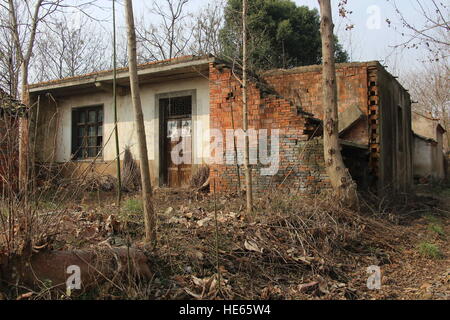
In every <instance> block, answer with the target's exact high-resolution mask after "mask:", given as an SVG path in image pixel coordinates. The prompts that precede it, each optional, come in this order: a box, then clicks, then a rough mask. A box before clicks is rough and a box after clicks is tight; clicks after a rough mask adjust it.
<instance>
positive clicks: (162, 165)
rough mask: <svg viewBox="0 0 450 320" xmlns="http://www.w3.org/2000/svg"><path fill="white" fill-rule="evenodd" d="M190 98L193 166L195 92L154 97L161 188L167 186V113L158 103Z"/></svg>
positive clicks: (172, 93) (195, 114)
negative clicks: (172, 99) (163, 100)
mask: <svg viewBox="0 0 450 320" xmlns="http://www.w3.org/2000/svg"><path fill="white" fill-rule="evenodd" d="M186 96H191V98H192V113H191V121H192V129H191V130H192V142H191V143H192V165H194V159H195V153H194V152H195V148H194V146H195V143H194V133H195V130H196V127H195V121H194V119H196V116H197V90H195V89H193V90H183V91H173V92H167V93H160V94H156V95H155V100H156V101H155V105H156V112H157V118H158V130H157V132H158V135H159V137H158V153H159V157H158V162H159V163H158V174H159V179H158V180H159V186H160V187H162V186H164V185H167V184H168V182H169V181H168V180H169V179H168V172H167V170H168V168H167V154H168V152H167V150H166V149H167V148H166V141H165V140H166V133H167V119H168V113H167V110H165V109H164V108H163V107H162V106H161V105H160V103H159V101H160V100H161V99H167V98H177V97H186Z"/></svg>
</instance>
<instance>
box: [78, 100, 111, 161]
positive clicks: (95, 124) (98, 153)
mask: <svg viewBox="0 0 450 320" xmlns="http://www.w3.org/2000/svg"><path fill="white" fill-rule="evenodd" d="M91 111H95V121H94V122H89V112H91ZM81 112H84V113H85V117H86V119H85V122H79V121H78V119H79V117H80V113H81ZM99 112H101V113H102V121H99ZM104 124H105V111H104V106H103V105H102V104H100V105H98V104H97V105H92V106H83V107H76V108H72V128H71V132H72V146H71V160H72V161H89V160H94V159H100V160H103V153H104V150H103V148H104V130H105V128H104ZM92 126H93V127H94V128H95V132H96V135H95V136H89V128H90V127H92ZM81 127H84V130H85V133H84V135H83V136H80V135H79V130H80V128H81ZM100 127H101V134H102V135H101V136H100V135H99V128H100ZM80 138H83V139H90V138H95V139H96V146H94V147H91V146H90V145H89V143H88V144H87V146H84V147H83V146H81V145H80V142H79V139H80ZM99 138H101V143H99ZM86 141H87V140H84V143H86ZM91 148H92V149H93V148H95V149H96V151H95V152H96V154H95V156H90V155H89V149H91ZM83 149H85V150H86V151H87V154H86V156H83V153H84V151H82V150H83ZM97 150H100V151H97Z"/></svg>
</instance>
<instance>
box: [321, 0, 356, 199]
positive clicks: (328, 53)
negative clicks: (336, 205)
mask: <svg viewBox="0 0 450 320" xmlns="http://www.w3.org/2000/svg"><path fill="white" fill-rule="evenodd" d="M319 5H320V13H321V24H320V30H321V34H322V54H323V75H322V77H323V108H324V119H323V124H324V130H323V146H324V156H325V164H326V168H327V173H328V175H329V177H330V180H331V185H332V187H333V189H334V191H335V193H336V194H337V195H338V196H339V198H340V199H341V201H343V202H344V203H345V204H348V205H349V206H352V207H353V206H356V205H357V193H356V184H355V183H354V182H353V180H352V177H351V175H350V173H349V171H348V169H347V168H346V167H345V164H344V161H343V159H342V154H341V146H340V143H339V129H338V128H339V124H338V121H339V119H338V101H337V83H336V66H335V60H334V52H335V51H334V50H335V49H334V35H333V29H334V25H333V18H332V13H331V3H330V0H319Z"/></svg>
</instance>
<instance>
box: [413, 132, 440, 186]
mask: <svg viewBox="0 0 450 320" xmlns="http://www.w3.org/2000/svg"><path fill="white" fill-rule="evenodd" d="M441 148H442V147H441ZM441 148H440V146H439V144H438V143H437V142H436V141H433V140H431V139H426V138H424V137H420V136H417V135H415V136H414V178H415V179H419V180H420V179H427V181H428V182H430V181H429V180H433V181H440V180H443V179H445V157H444V154H443V152H442V150H440V149H441Z"/></svg>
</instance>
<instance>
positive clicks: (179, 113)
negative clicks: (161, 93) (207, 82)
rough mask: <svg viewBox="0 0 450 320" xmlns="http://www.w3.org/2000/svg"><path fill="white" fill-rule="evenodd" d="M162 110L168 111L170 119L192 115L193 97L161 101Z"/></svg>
mask: <svg viewBox="0 0 450 320" xmlns="http://www.w3.org/2000/svg"><path fill="white" fill-rule="evenodd" d="M159 104H160V106H161V107H162V108H166V109H167V115H168V117H169V118H176V117H185V116H191V115H192V96H184V97H174V98H165V99H161V100H160V101H159Z"/></svg>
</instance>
